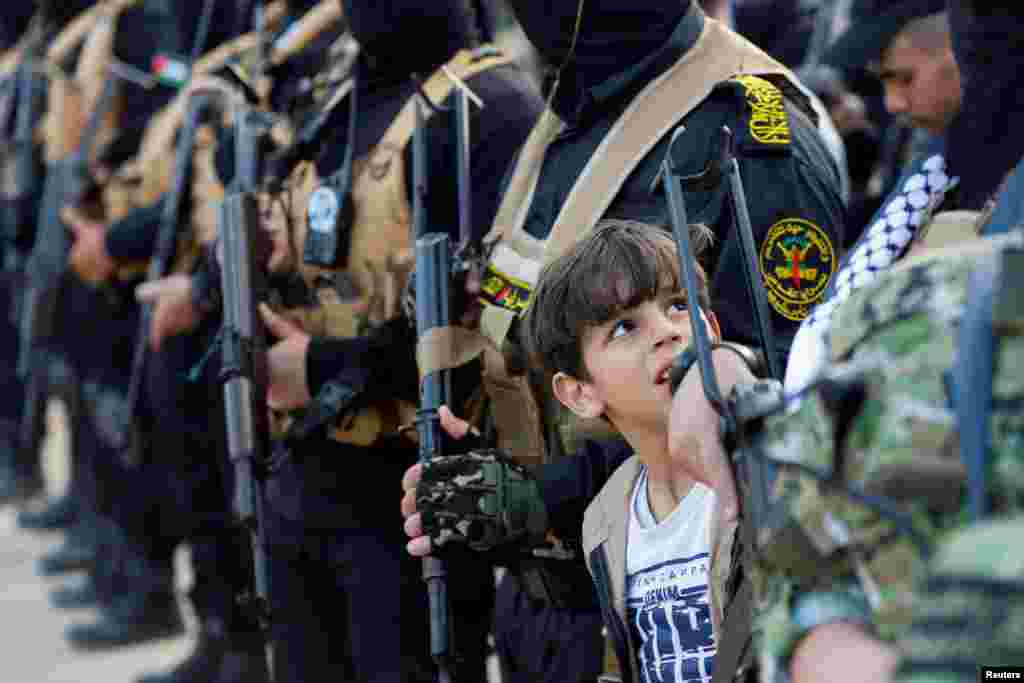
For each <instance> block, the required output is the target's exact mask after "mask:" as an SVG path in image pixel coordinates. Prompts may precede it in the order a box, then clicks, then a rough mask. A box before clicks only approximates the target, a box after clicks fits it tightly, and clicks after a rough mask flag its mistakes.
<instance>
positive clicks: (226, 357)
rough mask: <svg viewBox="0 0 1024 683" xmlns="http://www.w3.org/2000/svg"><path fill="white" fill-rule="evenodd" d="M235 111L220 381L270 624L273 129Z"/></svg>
mask: <svg viewBox="0 0 1024 683" xmlns="http://www.w3.org/2000/svg"><path fill="white" fill-rule="evenodd" d="M233 107H234V108H233V112H232V114H233V119H234V127H235V175H234V178H233V179H232V184H231V188H230V191H229V192H228V195H227V196H226V197H225V198H224V203H223V204H222V205H221V213H220V239H221V241H222V244H221V246H222V247H223V263H222V267H221V280H220V283H221V291H222V293H223V302H224V303H223V310H224V324H223V330H222V342H221V353H222V368H221V374H220V377H219V381H220V383H221V384H223V386H224V404H225V405H224V414H225V420H226V423H227V438H228V457H229V459H230V461H231V464H232V466H233V467H234V472H235V490H234V495H233V499H232V510H233V512H234V514H235V518H236V521H237V522H238V523H239V524H241V525H242V526H244V527H245V528H246V529H248V531H249V532H250V534H251V536H252V552H253V572H254V585H255V594H254V595H252V596H249V597H248V599H247V600H246V601H247V602H248V603H249V604H250V606H251V607H252V608H253V609H254V610H255V611H256V613H257V615H258V616H259V618H260V620H261V622H262V623H263V624H264V625H265V624H266V623H267V621H268V620H269V618H270V607H269V601H268V597H267V596H268V592H267V574H266V558H265V556H264V544H263V541H262V534H263V530H264V526H263V513H262V497H261V493H260V489H259V486H260V483H259V480H260V479H262V478H263V476H264V469H265V466H266V464H267V462H268V460H269V457H270V436H269V434H270V430H269V424H268V419H267V357H266V352H267V342H266V332H265V330H264V329H263V324H262V322H261V319H260V316H259V312H258V310H257V306H258V302H259V301H261V300H264V299H266V296H267V293H268V288H269V285H268V282H267V274H266V269H265V267H264V264H265V262H266V252H267V248H268V245H267V244H266V242H267V238H266V235H265V233H264V231H263V229H262V228H261V227H260V216H259V205H258V202H257V198H256V195H255V191H256V189H257V186H258V184H259V182H260V175H261V165H262V164H261V159H260V158H259V152H258V150H260V149H261V144H260V143H261V141H262V138H263V136H266V135H268V134H269V130H270V122H269V121H268V120H267V119H266V118H265V115H263V114H261V113H260V112H257V111H255V110H253V109H250V108H249V106H248V105H246V104H244V103H241V102H235V103H234V104H233Z"/></svg>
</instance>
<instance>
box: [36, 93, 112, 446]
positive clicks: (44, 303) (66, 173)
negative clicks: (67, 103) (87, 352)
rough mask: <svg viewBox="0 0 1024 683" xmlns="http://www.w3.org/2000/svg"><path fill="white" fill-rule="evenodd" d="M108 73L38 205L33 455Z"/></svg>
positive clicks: (104, 110) (103, 108)
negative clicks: (70, 217) (69, 224)
mask: <svg viewBox="0 0 1024 683" xmlns="http://www.w3.org/2000/svg"><path fill="white" fill-rule="evenodd" d="M116 87H117V85H116V79H114V78H109V79H108V80H107V83H106V85H105V86H104V89H103V94H102V96H101V98H100V101H99V102H97V104H96V108H95V109H94V110H93V111H92V112H90V114H89V122H88V124H87V126H86V129H85V132H84V133H83V134H82V138H81V142H80V144H79V147H78V148H77V149H76V150H75V152H74V154H72V155H71V156H70V157H68V158H65V159H61V160H59V161H56V162H54V163H53V164H52V165H51V167H50V169H49V171H48V172H47V174H46V181H45V184H44V186H43V195H42V203H41V206H40V210H39V230H38V233H37V236H36V242H35V245H34V247H33V249H32V254H31V256H30V258H29V262H28V264H27V268H26V271H27V272H26V276H25V292H24V298H23V299H22V306H21V311H20V320H19V343H18V368H17V371H18V376H19V377H20V378H21V380H22V381H23V382H24V383H25V408H24V410H23V411H22V419H21V425H20V426H19V432H18V434H19V436H18V447H19V451H20V452H21V453H22V454H23V455H24V457H34V456H35V453H36V452H37V451H38V446H39V439H40V438H41V437H42V433H43V428H42V422H43V413H44V411H45V403H46V393H47V372H48V368H49V364H50V359H51V350H50V349H49V344H50V343H51V342H52V338H53V336H54V333H55V327H56V323H57V321H56V317H57V310H56V308H57V301H58V298H59V292H60V288H61V281H62V278H63V275H64V271H65V268H66V266H67V261H68V252H69V251H70V248H71V242H70V240H69V239H68V234H67V229H66V228H65V226H64V223H63V222H62V221H61V217H60V212H61V210H62V209H63V208H64V206H65V205H68V204H73V203H77V202H78V201H79V200H80V199H81V198H82V197H83V196H84V195H85V194H86V193H87V191H88V189H89V188H91V187H92V183H93V180H92V176H91V173H90V170H89V160H90V158H91V154H92V143H93V141H94V140H95V138H96V134H97V133H98V131H99V128H100V125H101V123H102V122H103V119H104V117H105V116H106V114H107V110H108V108H109V106H110V103H111V102H112V100H113V97H114V93H115V92H116Z"/></svg>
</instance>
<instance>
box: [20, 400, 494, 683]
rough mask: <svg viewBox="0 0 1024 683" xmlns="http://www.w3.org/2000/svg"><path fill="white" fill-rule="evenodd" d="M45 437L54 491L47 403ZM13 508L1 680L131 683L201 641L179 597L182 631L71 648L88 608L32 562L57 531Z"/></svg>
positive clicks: (58, 465) (59, 451)
mask: <svg viewBox="0 0 1024 683" xmlns="http://www.w3.org/2000/svg"><path fill="white" fill-rule="evenodd" d="M47 425H48V433H49V435H48V437H47V442H46V444H45V446H44V453H45V455H44V462H45V470H46V478H47V482H48V486H49V488H50V489H51V491H50V493H51V494H52V495H57V494H59V492H60V491H61V490H63V488H64V487H65V486H66V485H67V476H68V454H67V450H66V449H67V445H66V440H65V438H64V437H65V433H66V431H65V429H64V421H63V411H62V410H61V409H60V404H59V403H53V404H51V405H50V411H49V413H48V415H47ZM15 513H16V511H15V510H14V508H12V507H10V506H7V507H0V683H131V682H132V681H134V680H135V677H136V676H138V675H139V674H142V673H146V672H151V671H163V670H165V669H169V668H171V667H172V666H173V665H174V664H175V663H176V662H178V661H180V660H181V659H183V658H185V657H186V656H187V655H188V653H189V652H190V651H191V650H192V647H193V645H194V643H195V638H196V633H197V630H196V622H195V619H194V618H193V616H192V614H191V613H190V612H189V611H188V609H187V607H186V606H185V602H184V601H182V605H183V609H184V610H185V614H186V615H187V618H188V626H189V628H188V632H187V634H186V635H185V636H182V637H179V638H174V639H167V640H163V641H160V642H158V643H156V644H152V645H145V646H138V647H133V648H123V649H118V650H114V651H112V652H109V653H105V654H93V653H87V654H86V653H79V652H76V651H74V650H72V649H71V648H69V647H68V646H67V644H66V643H65V641H64V637H63V633H64V629H65V628H66V627H67V625H68V624H71V623H74V622H76V621H86V622H87V621H90V620H91V619H92V615H93V612H92V611H91V610H74V611H58V610H55V609H53V608H51V607H50V605H49V602H48V601H47V596H48V594H49V592H50V591H51V590H53V589H54V588H57V587H59V586H60V585H62V583H63V581H64V580H63V579H41V578H39V577H38V576H37V575H36V573H35V562H36V560H37V559H38V558H39V557H40V556H42V555H43V554H44V553H46V552H47V551H49V550H51V549H53V548H55V547H57V545H58V544H59V543H60V541H61V536H60V535H59V534H35V533H29V532H26V531H22V530H20V529H18V527H17V525H16V523H15ZM176 561H177V567H178V571H177V575H178V577H179V582H180V585H179V587H178V589H179V595H184V593H185V591H186V590H187V588H188V585H189V582H190V581H191V576H190V572H189V566H188V556H187V551H182V552H181V553H180V554H179V556H178V557H177V558H176ZM489 674H490V675H489V677H488V680H489V681H490V683H499V682H500V675H499V674H498V671H497V662H496V660H495V659H494V658H492V660H491V662H490V671H489Z"/></svg>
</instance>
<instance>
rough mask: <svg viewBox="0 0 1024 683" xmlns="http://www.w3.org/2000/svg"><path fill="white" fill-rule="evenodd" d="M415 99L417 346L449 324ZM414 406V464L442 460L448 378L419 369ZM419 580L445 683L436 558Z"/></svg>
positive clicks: (443, 593) (444, 267) (444, 607)
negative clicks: (423, 584) (417, 398)
mask: <svg viewBox="0 0 1024 683" xmlns="http://www.w3.org/2000/svg"><path fill="white" fill-rule="evenodd" d="M418 97H419V96H417V100H416V129H415V132H414V133H413V171H412V174H413V207H412V221H413V235H414V237H415V238H416V279H417V286H416V337H417V341H418V343H417V346H419V345H420V344H422V343H423V340H425V339H426V338H427V335H428V334H429V333H430V332H431V330H434V329H435V328H437V329H440V330H443V329H444V328H445V327H448V325H449V323H450V322H451V315H450V312H449V301H450V296H451V286H450V284H451V276H450V273H451V262H450V259H451V248H450V245H449V237H448V234H447V233H442V232H429V230H430V222H429V217H428V216H427V204H426V202H427V196H428V183H427V175H428V164H427V143H426V132H425V131H424V123H423V121H424V113H423V109H422V107H423V104H422V102H421V101H420V100H419V98H418ZM420 374H421V377H420V406H419V410H417V411H416V432H417V435H418V436H419V461H420V462H421V463H426V462H429V461H430V460H431V459H432V458H438V457H441V456H443V455H444V453H445V448H444V440H445V437H444V432H443V431H442V429H441V417H440V415H439V413H438V409H440V407H441V406H442V405H445V404H447V405H451V396H452V388H451V372H450V371H449V370H438V371H430V370H429V369H426V370H424V369H421V373H420ZM423 580H424V581H425V582H426V584H427V595H428V599H429V606H430V654H431V655H432V656H433V658H434V661H435V663H436V664H437V669H438V681H440V682H441V683H448V681H450V680H451V675H450V672H449V661H450V658H451V651H450V649H451V648H450V640H451V624H450V620H449V611H448V585H447V571H446V570H445V566H444V562H443V561H442V560H440V559H438V558H436V557H425V558H423Z"/></svg>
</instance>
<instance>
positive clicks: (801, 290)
mask: <svg viewBox="0 0 1024 683" xmlns="http://www.w3.org/2000/svg"><path fill="white" fill-rule="evenodd" d="M759 260H760V265H761V275H762V277H763V278H764V284H765V289H766V290H767V292H768V303H770V304H771V306H772V308H774V309H775V311H776V312H777V313H778V314H779V315H781V316H782V317H784V318H787V319H789V320H803V319H804V318H806V317H807V315H808V314H809V313H810V310H811V307H812V306H813V305H814V304H816V303H818V301H819V300H820V299H821V296H822V294H824V292H825V287H827V286H828V282H829V279H831V277H832V274H833V273H834V272H835V270H836V253H835V248H834V247H833V246H832V241H831V240H830V239H829V237H828V235H827V234H826V233H825V231H824V230H822V229H821V228H820V227H819V226H817V225H815V224H814V223H812V222H811V221H808V220H805V219H803V218H783V219H782V220H780V221H778V222H777V223H775V225H773V226H772V227H771V228H770V229H769V230H768V234H767V235H766V236H765V238H764V242H763V243H762V244H761V254H760V259H759Z"/></svg>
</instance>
